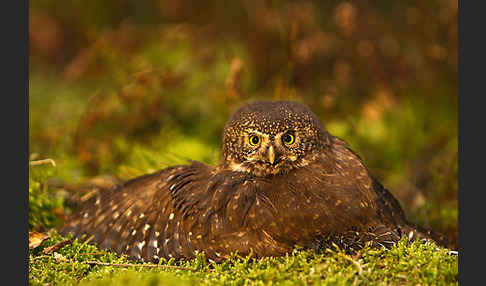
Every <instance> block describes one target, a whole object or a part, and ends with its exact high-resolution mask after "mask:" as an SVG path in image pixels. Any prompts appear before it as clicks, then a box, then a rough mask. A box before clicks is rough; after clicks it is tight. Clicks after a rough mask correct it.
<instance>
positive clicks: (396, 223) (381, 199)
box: [333, 137, 448, 246]
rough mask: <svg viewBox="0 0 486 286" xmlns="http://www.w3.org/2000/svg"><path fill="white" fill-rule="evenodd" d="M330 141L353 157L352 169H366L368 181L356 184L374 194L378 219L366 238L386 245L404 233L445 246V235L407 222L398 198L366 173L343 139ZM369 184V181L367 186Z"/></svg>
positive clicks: (358, 157)
mask: <svg viewBox="0 0 486 286" xmlns="http://www.w3.org/2000/svg"><path fill="white" fill-rule="evenodd" d="M333 141H334V143H335V144H336V146H338V148H337V150H340V151H341V152H342V153H343V154H347V155H345V156H349V157H350V158H354V159H352V160H353V161H355V164H354V165H355V167H356V169H359V168H360V167H361V168H364V169H366V174H367V178H366V180H367V181H368V183H359V182H358V184H357V185H358V186H359V187H360V188H361V189H362V190H363V191H368V190H369V191H371V192H372V194H373V197H374V205H375V206H374V207H375V209H376V214H377V218H378V219H377V220H376V222H375V225H374V226H373V227H372V228H371V229H370V232H369V233H368V236H369V238H370V240H374V241H376V242H377V243H378V244H385V245H390V244H392V243H393V242H396V241H397V240H399V239H400V237H402V236H406V237H408V238H409V239H412V240H413V239H425V240H433V241H435V242H436V243H438V244H439V245H442V246H447V244H448V239H447V237H446V236H444V235H442V234H440V233H438V232H435V231H432V230H427V229H425V228H423V227H420V226H418V225H416V224H414V223H411V222H409V221H408V219H407V218H406V216H405V212H404V211H403V209H402V207H401V206H400V203H399V201H398V200H397V199H396V198H395V197H394V196H393V194H392V193H391V192H390V191H389V190H388V189H386V188H385V187H383V185H382V184H381V183H380V182H379V181H378V180H377V179H376V178H375V177H373V176H372V175H371V174H369V171H368V170H367V168H366V167H365V166H364V163H363V160H362V159H361V157H360V156H359V155H358V154H357V153H356V152H354V151H353V150H352V149H351V147H350V146H349V145H348V144H347V143H346V142H345V141H344V140H342V139H340V138H337V137H333ZM355 177H357V176H355ZM369 183H371V186H370V187H368V184H369ZM365 189H367V190H365Z"/></svg>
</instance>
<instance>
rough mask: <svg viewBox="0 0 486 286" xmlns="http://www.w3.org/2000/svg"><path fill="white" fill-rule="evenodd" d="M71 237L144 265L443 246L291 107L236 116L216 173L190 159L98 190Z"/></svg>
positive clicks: (251, 107) (255, 106)
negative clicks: (422, 243)
mask: <svg viewBox="0 0 486 286" xmlns="http://www.w3.org/2000/svg"><path fill="white" fill-rule="evenodd" d="M68 232H72V233H74V234H75V235H76V236H78V237H80V236H82V235H83V234H86V235H87V236H88V237H90V239H91V241H92V242H95V243H97V244H98V245H99V246H100V247H101V248H106V249H112V250H114V251H116V252H118V253H123V254H127V255H128V256H129V257H131V258H134V259H143V260H145V261H157V260H158V259H159V258H162V257H163V258H175V259H181V258H186V259H188V258H192V257H194V256H195V255H196V254H197V253H199V252H205V253H206V255H207V256H208V258H210V259H212V260H215V261H220V260H222V259H224V258H227V257H229V255H230V254H231V253H234V252H238V253H239V254H241V255H247V254H249V253H253V254H254V255H255V256H256V257H262V256H280V255H284V254H285V253H288V252H289V251H291V250H292V249H293V248H294V247H295V246H296V245H300V246H303V247H307V248H312V249H319V248H322V247H329V246H330V245H331V244H333V243H335V244H337V245H339V246H341V247H343V248H345V249H349V250H353V249H359V248H361V247H363V246H364V245H365V244H366V243H369V244H372V245H377V246H385V247H389V246H391V245H392V244H393V243H395V242H396V241H397V240H398V239H400V237H402V236H404V235H405V236H407V237H409V238H410V239H415V238H425V239H430V238H432V239H435V240H436V241H438V242H439V243H441V242H443V237H442V236H439V235H436V234H435V233H431V232H428V231H425V230H423V229H422V228H420V227H418V226H415V225H413V224H411V223H409V222H408V221H407V220H406V219H405V216H404V213H403V211H402V209H401V208H400V205H399V203H398V201H397V200H396V199H395V198H394V197H393V196H392V195H391V193H390V192H388V191H387V190H386V189H385V188H383V186H382V185H381V184H380V183H379V182H378V181H377V180H376V179H375V178H374V177H372V176H371V175H370V173H369V171H368V169H367V168H366V167H365V166H364V164H363V161H362V160H361V159H360V158H359V156H358V155H356V153H354V152H353V151H352V150H351V149H350V148H349V146H348V145H347V144H346V143H345V142H344V141H343V140H341V139H339V138H337V137H334V136H332V135H331V134H329V133H328V132H327V131H326V130H325V128H324V127H323V125H322V124H321V122H320V121H319V119H318V118H317V116H316V115H315V114H314V113H312V112H311V111H310V110H309V109H308V108H307V107H306V106H304V105H302V104H299V103H295V102H288V101H277V102H266V101H261V102H254V103H250V104H247V105H244V106H243V107H241V108H240V109H238V110H237V111H236V112H235V113H234V114H233V116H232V117H231V118H230V119H229V120H228V122H227V124H226V127H225V130H224V134H223V150H222V160H221V163H220V164H219V165H218V166H216V167H213V166H210V165H207V164H204V163H201V162H197V161H191V162H190V163H189V164H187V165H181V166H174V167H170V168H167V169H163V170H160V171H158V172H155V173H152V174H148V175H145V176H141V177H138V178H135V179H132V180H130V181H128V182H126V183H124V184H122V185H120V186H118V187H116V188H113V189H110V190H103V191H102V192H100V193H99V194H98V195H96V196H93V197H92V198H91V199H90V200H89V201H87V202H86V203H84V204H83V205H82V206H81V207H80V209H79V210H78V211H77V212H76V213H75V214H74V215H73V217H72V218H70V220H69V221H68V223H67V225H65V226H64V227H63V229H62V233H68Z"/></svg>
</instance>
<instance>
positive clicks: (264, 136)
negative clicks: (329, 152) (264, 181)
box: [222, 101, 329, 177]
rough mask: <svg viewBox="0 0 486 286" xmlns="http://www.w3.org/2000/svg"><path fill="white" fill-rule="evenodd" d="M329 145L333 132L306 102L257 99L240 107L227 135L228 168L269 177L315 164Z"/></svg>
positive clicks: (224, 145)
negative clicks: (330, 131) (330, 135)
mask: <svg viewBox="0 0 486 286" xmlns="http://www.w3.org/2000/svg"><path fill="white" fill-rule="evenodd" d="M328 145H329V133H327V131H326V130H325V129H324V127H323V125H322V124H321V122H320V121H319V119H318V118H317V116H316V115H315V114H314V113H313V112H312V111H311V110H310V109H309V108H308V107H307V106H305V105H303V104H301V103H297V102H291V101H255V102H252V103H249V104H246V105H244V106H242V107H240V108H239V109H238V110H237V111H236V112H235V113H234V114H233V115H232V116H231V117H230V119H229V120H228V122H227V123H226V127H225V129H224V134H223V162H222V165H223V166H224V168H226V169H230V170H233V171H238V172H248V173H250V174H253V175H255V176H260V177H265V176H274V175H279V174H283V173H287V172H289V171H291V170H292V169H295V168H299V167H303V166H306V165H308V164H309V163H311V162H312V161H313V160H315V159H316V158H317V156H318V155H319V154H320V153H321V152H322V150H323V148H325V147H326V146H328Z"/></svg>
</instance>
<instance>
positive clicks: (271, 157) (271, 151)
mask: <svg viewBox="0 0 486 286" xmlns="http://www.w3.org/2000/svg"><path fill="white" fill-rule="evenodd" d="M267 155H268V162H270V164H272V165H273V163H274V162H275V150H274V149H273V146H272V145H270V147H268V153H267Z"/></svg>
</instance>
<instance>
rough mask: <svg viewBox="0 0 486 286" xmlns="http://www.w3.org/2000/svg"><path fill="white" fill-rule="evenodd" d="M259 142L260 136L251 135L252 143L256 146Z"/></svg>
mask: <svg viewBox="0 0 486 286" xmlns="http://www.w3.org/2000/svg"><path fill="white" fill-rule="evenodd" d="M258 144H260V137H258V136H256V135H252V136H250V145H252V146H256V145H258Z"/></svg>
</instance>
